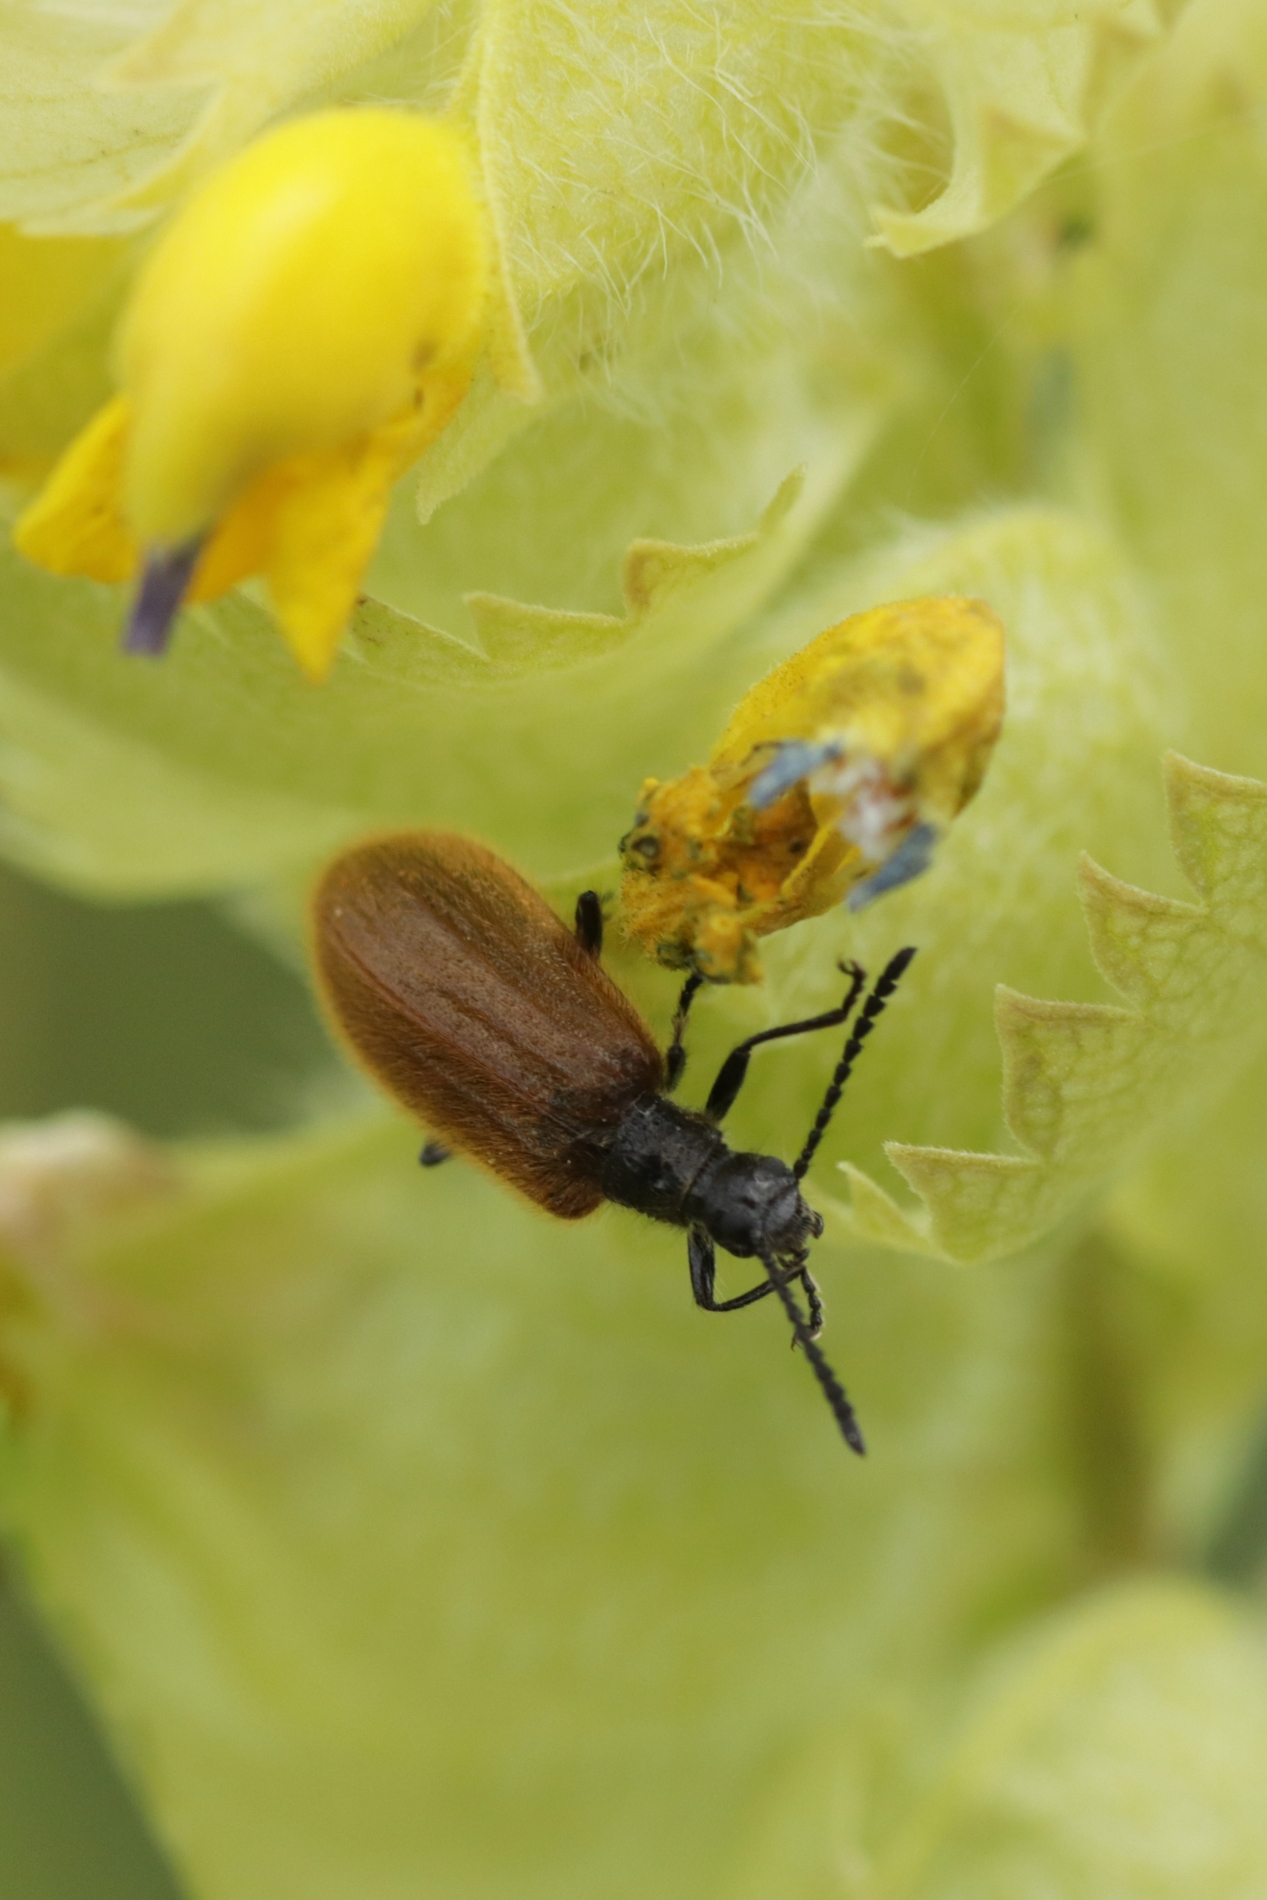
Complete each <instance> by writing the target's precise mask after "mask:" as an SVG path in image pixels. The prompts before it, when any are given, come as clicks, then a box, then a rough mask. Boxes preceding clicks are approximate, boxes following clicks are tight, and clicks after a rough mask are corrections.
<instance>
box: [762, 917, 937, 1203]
mask: <svg viewBox="0 0 1267 1900" xmlns="http://www.w3.org/2000/svg"><path fill="white" fill-rule="evenodd" d="M914 955H915V951H914V948H913V947H912V946H911V945H909V944H908V945H907V947H906V949H905V950H899V951H898V953H897V955H896V956H895V957H890V958H889V961H888V962H887V963H886V964H885V966H884V969H883V971H882V972H881V974H880V979H879V981H878V982H877V984H876V986H875V988H874V989H873V990H872V992H871V994H870V996H868V998H867V1000H866V1002H865V1004H864V1005H863V1009H862V1014H861V1015H860V1016H859V1018H858V1020H857V1022H856V1023H855V1025H854V1031H853V1034H852V1035H851V1036H850V1038H849V1040H848V1042H847V1043H846V1044H845V1052H844V1054H843V1055H842V1056H841V1058H840V1061H839V1062H838V1063H837V1064H836V1072H835V1074H834V1075H833V1076H832V1079H831V1081H830V1082H829V1083H828V1084H827V1093H826V1095H825V1096H824V1097H823V1105H822V1107H821V1108H820V1109H819V1111H818V1114H817V1115H816V1116H815V1118H814V1126H813V1127H812V1128H811V1129H810V1131H809V1134H808V1135H807V1136H806V1137H805V1146H804V1147H803V1148H802V1149H801V1152H800V1154H799V1155H798V1156H797V1157H796V1160H795V1162H794V1163H793V1165H792V1172H793V1174H794V1175H795V1176H796V1178H797V1180H798V1181H800V1180H803V1179H804V1176H805V1170H806V1169H807V1168H808V1167H809V1164H810V1162H811V1161H812V1160H813V1159H814V1153H815V1150H816V1149H817V1147H818V1144H819V1142H820V1141H821V1140H822V1138H823V1136H824V1135H825V1134H826V1133H827V1124H828V1122H829V1121H830V1120H831V1118H832V1115H833V1114H834V1113H835V1109H836V1104H837V1102H838V1101H839V1100H840V1096H841V1091H842V1089H843V1088H844V1086H845V1083H846V1082H847V1081H848V1080H849V1072H850V1070H851V1069H852V1068H853V1065H854V1063H855V1062H856V1061H857V1059H858V1052H859V1050H860V1049H861V1048H862V1045H863V1043H864V1042H865V1041H866V1040H867V1037H868V1036H869V1035H870V1034H871V1031H872V1030H873V1029H874V1028H875V1024H876V1018H877V1016H879V1015H880V1013H881V1012H882V1010H883V1009H884V1006H885V1004H886V1003H887V1002H888V1000H889V998H890V997H891V996H892V994H893V992H894V990H895V989H896V988H897V986H898V982H899V980H900V978H901V975H902V972H903V971H904V970H905V969H906V967H907V965H908V964H909V962H910V960H911V958H912V957H913V956H914Z"/></svg>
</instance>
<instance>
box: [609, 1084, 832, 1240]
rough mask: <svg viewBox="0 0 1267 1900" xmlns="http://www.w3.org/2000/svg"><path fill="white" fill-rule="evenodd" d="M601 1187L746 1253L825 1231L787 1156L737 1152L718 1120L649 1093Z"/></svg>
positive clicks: (619, 1137) (615, 1149) (622, 1134)
mask: <svg viewBox="0 0 1267 1900" xmlns="http://www.w3.org/2000/svg"><path fill="white" fill-rule="evenodd" d="M602 1185H603V1192H604V1194H605V1195H606V1196H607V1199H608V1200H609V1201H618V1202H619V1203H620V1205H621V1206H622V1207H632V1208H636V1209H637V1211H638V1213H640V1214H649V1215H650V1216H651V1218H652V1220H662V1221H668V1222H669V1224H670V1225H671V1226H674V1227H702V1228H704V1229H705V1231H706V1232H707V1233H709V1234H711V1235H712V1237H713V1239H714V1240H715V1241H716V1242H717V1244H718V1246H719V1247H724V1248H725V1249H726V1251H727V1252H728V1253H733V1254H737V1255H738V1256H739V1257H740V1258H741V1259H746V1258H748V1257H749V1256H751V1255H753V1254H758V1253H762V1252H765V1253H771V1254H774V1255H776V1256H779V1257H782V1256H783V1255H785V1254H788V1253H793V1252H796V1251H797V1250H798V1249H800V1248H802V1247H804V1246H805V1245H806V1243H807V1242H808V1241H810V1240H812V1239H814V1238H816V1237H817V1235H819V1234H820V1233H821V1232H822V1221H821V1219H820V1218H819V1216H818V1215H817V1214H815V1213H814V1211H813V1209H812V1208H810V1207H807V1206H806V1204H805V1202H804V1201H803V1200H802V1199H801V1192H800V1187H799V1185H798V1183H797V1180H796V1177H795V1175H794V1174H793V1173H792V1170H791V1169H790V1168H789V1167H788V1166H787V1164H786V1163H785V1162H783V1161H779V1160H776V1158H775V1157H774V1156H773V1155H758V1154H735V1153H734V1152H733V1151H732V1150H731V1149H730V1148H728V1147H727V1146H726V1143H725V1141H724V1139H723V1138H722V1135H721V1134H720V1132H719V1130H718V1129H717V1128H715V1127H714V1125H713V1123H712V1122H710V1121H707V1120H705V1118H704V1116H703V1115H697V1114H695V1113H694V1112H693V1111H692V1110H691V1109H689V1108H679V1107H678V1105H677V1103H676V1102H671V1101H669V1100H668V1098H667V1097H666V1096H663V1095H646V1096H644V1097H643V1098H642V1100H641V1101H639V1102H636V1103H635V1104H634V1106H633V1108H631V1109H630V1111H629V1113H628V1114H627V1115H626V1116H625V1118H624V1120H623V1121H622V1122H621V1123H620V1126H619V1127H618V1128H617V1130H616V1134H615V1137H614V1139H613V1141H612V1144H611V1147H610V1148H609V1150H608V1152H607V1158H606V1160H605V1162H604V1165H603V1177H602Z"/></svg>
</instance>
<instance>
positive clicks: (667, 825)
mask: <svg viewBox="0 0 1267 1900" xmlns="http://www.w3.org/2000/svg"><path fill="white" fill-rule="evenodd" d="M1002 719H1003V629H1002V627H1001V625H1000V624H999V621H998V619H997V618H996V617H995V615H994V614H993V613H992V612H991V611H990V609H989V608H988V607H987V606H986V605H985V604H984V602H982V601H979V600H960V599H953V598H947V599H930V600H908V601H899V602H897V603H895V604H893V605H890V606H885V607H874V608H871V609H870V610H869V611H868V612H866V613H861V614H854V615H853V616H852V617H851V618H850V619H848V620H844V621H842V622H841V623H840V624H839V626H835V627H829V628H828V630H827V632H826V633H823V634H820V635H819V637H818V638H817V639H816V640H813V641H811V642H810V644H809V645H808V646H807V647H805V648H803V649H802V651H801V652H799V653H796V654H794V655H793V656H792V658H791V659H789V660H786V661H785V662H784V663H783V665H782V666H778V667H776V668H775V669H774V671H773V672H772V673H769V674H767V676H766V677H765V678H764V679H762V680H759V681H758V682H757V684H756V685H755V686H754V687H753V688H752V690H751V692H749V693H748V695H747V696H746V698H745V699H744V700H743V701H742V702H741V704H740V706H739V708H738V710H737V711H736V713H735V716H734V718H733V719H732V720H731V722H730V724H729V726H728V727H727V728H726V731H725V732H724V733H723V735H722V737H721V739H720V741H719V743H718V745H717V747H716V749H715V751H714V753H713V756H712V758H711V760H710V762H709V764H708V765H707V766H695V767H693V768H692V769H691V770H690V771H689V772H687V773H685V774H684V775H683V776H682V777H681V778H677V779H672V780H667V781H665V782H664V783H661V782H660V781H658V780H656V779H648V780H647V782H646V784H645V785H644V786H643V788H642V794H641V797H640V800H639V810H638V814H637V817H636V818H635V820H634V826H633V829H632V830H631V831H630V832H629V833H628V834H627V836H626V837H624V838H623V839H622V840H621V857H622V859H623V860H624V864H625V877H624V883H623V886H622V890H621V906H622V911H623V916H624V922H625V927H626V929H627V930H628V932H629V934H630V935H631V936H633V937H636V938H637V939H638V940H639V941H640V942H641V943H642V944H643V946H644V948H645V949H646V950H647V951H648V952H649V954H650V955H652V956H654V957H656V958H657V960H658V961H659V962H661V963H664V964H667V965H668V966H669V967H670V968H673V969H693V970H696V971H698V972H699V974H700V975H702V976H706V977H708V978H709V979H710V980H712V981H713V982H726V983H752V982H756V981H757V980H759V978H760V974H761V971H760V965H759V963H758V960H757V956H756V940H757V938H759V937H764V936H767V935H769V933H770V932H771V931H774V930H782V929H784V928H786V926H787V925H788V924H794V923H798V922H800V921H801V919H802V918H805V917H815V916H818V915H819V914H820V913H821V912H822V911H825V910H829V909H831V907H832V906H833V905H835V904H837V903H839V902H840V901H841V899H842V898H843V899H845V900H846V901H847V902H848V903H849V905H850V907H851V908H852V909H859V908H861V906H862V905H863V904H864V903H868V902H870V901H871V900H872V899H874V898H875V897H878V896H880V895H881V894H882V893H883V892H884V891H886V890H891V889H894V888H895V887H896V886H898V885H900V884H905V883H907V882H909V881H910V879H911V878H913V877H916V876H918V875H919V873H920V872H921V871H923V870H925V869H926V868H927V866H928V862H929V859H930V857H931V855H932V852H933V849H934V847H935V845H936V842H937V840H938V838H939V837H940V836H941V834H942V833H943V832H944V831H945V829H946V827H947V826H948V825H949V824H950V822H951V820H952V819H953V818H954V817H955V816H956V814H957V813H958V812H959V811H961V810H962V809H963V807H964V806H965V805H966V804H967V802H968V800H969V799H970V798H971V797H972V796H973V794H974V793H975V792H976V790H977V788H978V786H979V785H980V783H981V780H982V777H983V775H984V773H985V769H986V766H987V765H988V763H989V760H990V754H991V752H992V751H993V749H994V743H995V740H996V739H997V738H998V735H999V729H1000V726H1001V724H1002Z"/></svg>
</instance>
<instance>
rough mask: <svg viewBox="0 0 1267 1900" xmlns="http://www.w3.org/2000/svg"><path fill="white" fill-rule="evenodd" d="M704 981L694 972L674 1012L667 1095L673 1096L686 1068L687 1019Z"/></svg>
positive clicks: (666, 1057)
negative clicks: (684, 1038)
mask: <svg viewBox="0 0 1267 1900" xmlns="http://www.w3.org/2000/svg"><path fill="white" fill-rule="evenodd" d="M703 981H704V979H703V977H702V976H700V975H699V973H698V971H696V970H692V971H691V974H690V975H689V976H688V977H687V979H686V981H685V983H684V984H683V985H682V994H681V995H680V996H679V997H678V999H677V1008H676V1009H675V1010H674V1012H673V1035H672V1039H671V1041H670V1043H669V1046H668V1048H667V1049H666V1050H665V1052H664V1092H665V1094H666V1095H672V1093H673V1091H674V1089H675V1088H676V1087H677V1085H678V1083H679V1082H680V1081H681V1080H682V1074H683V1071H684V1070H685V1068H686V1047H685V1045H684V1043H683V1041H682V1036H683V1032H684V1031H685V1029H686V1019H687V1016H688V1015H689V1014H690V1008H691V1004H692V1003H693V1002H694V1001H695V996H696V993H697V991H698V990H699V989H700V987H701V985H702V984H703Z"/></svg>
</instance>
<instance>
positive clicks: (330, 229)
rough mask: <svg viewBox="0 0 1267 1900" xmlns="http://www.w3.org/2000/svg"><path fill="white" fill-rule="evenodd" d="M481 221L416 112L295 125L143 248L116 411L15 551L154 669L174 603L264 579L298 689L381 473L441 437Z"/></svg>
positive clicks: (84, 438) (344, 593)
mask: <svg viewBox="0 0 1267 1900" xmlns="http://www.w3.org/2000/svg"><path fill="white" fill-rule="evenodd" d="M487 272H488V259H487V254H486V243H485V234H484V218H483V214H482V210H481V207H480V203H479V199H478V196H477V193H476V188H475V184H474V181H473V178H472V174H471V170H470V167H469V163H468V160H467V157H466V152H465V149H464V145H463V142H462V138H461V136H460V134H459V133H458V132H456V131H455V130H454V129H453V128H452V127H451V126H449V125H447V124H445V123H443V122H440V121H437V120H433V119H427V118H424V117H423V116H421V115H420V114H417V113H411V112H404V111H394V110H385V109H383V110H380V109H345V110H339V111H330V112H322V113H317V114H314V115H313V116H311V117H309V118H304V119H297V120H295V121H293V122H291V123H289V124H287V125H283V126H281V127H280V128H279V129H278V130H276V131H274V132H272V133H270V134H269V135H268V136H266V137H265V138H262V139H260V140H259V141H258V142H257V143H256V144H254V145H252V146H249V147H248V148H247V149H246V150H245V151H244V152H242V153H240V154H239V155H238V157H237V158H235V159H234V160H233V161H232V162H231V163H230V164H228V165H226V166H225V167H224V168H223V169H222V170H221V171H219V172H218V173H216V174H215V176H213V177H212V178H211V179H210V180H209V181H208V182H207V184H205V185H204V186H203V187H202V189H201V190H199V191H198V192H196V193H195V194H194V196H193V197H192V198H191V199H190V200H189V202H188V204H187V205H186V206H185V207H184V208H183V210H182V211H181V212H180V213H179V214H178V216H177V217H176V218H175V219H174V220H173V222H172V223H171V225H170V226H169V227H168V229H167V230H166V231H165V232H164V233H163V235H162V237H161V238H160V239H159V241H158V243H157V244H156V245H155V247H154V250H153V251H152V252H151V253H150V255H149V257H148V258H147V260H146V263H145V265H144V267H143V268H142V270H141V273H140V275H139V277H138V280H137V283H136V286H135V289H134V292H133V295H132V298H131V300H130V302H129V305H128V308H127V310H126V312H125V314H124V317H123V321H122V323H121V326H120V330H119V335H118V339H117V362H118V368H119V374H120V380H121V384H122V391H123V393H122V395H121V397H119V398H117V399H116V400H115V402H113V403H112V404H110V405H109V406H108V407H107V409H106V410H105V411H103V412H102V413H101V414H100V415H99V416H97V417H95V418H94V419H93V421H92V422H90V423H89V425H88V427H87V429H85V430H84V432H83V433H82V434H81V436H80V437H79V438H78V439H77V441H76V442H74V443H72V444H71V446H70V448H69V449H68V450H67V452H66V455H65V456H64V457H63V460H62V462H61V463H60V464H59V466H58V468H57V469H56V470H54V473H53V475H52V477H51V479H50V482H49V484H48V487H47V488H46V490H45V491H44V493H43V494H42V495H41V496H40V497H39V498H38V499H37V500H36V502H35V503H34V504H33V506H32V507H31V508H30V509H29V510H28V511H27V513H26V515H25V516H24V517H23V520H22V521H21V522H20V523H19V526H18V531H17V542H18V545H19V547H20V548H21V549H22V550H23V552H24V553H26V554H27V555H28V556H29V557H30V558H31V559H33V560H36V561H38V562H40V563H41V564H42V565H44V566H46V567H49V568H52V569H53V570H54V571H55V572H59V573H67V572H69V573H88V574H91V575H93V576H94V577H95V578H98V579H105V580H112V579H117V578H118V577H119V575H120V574H121V573H124V574H126V573H129V572H132V571H134V570H135V567H136V565H137V562H138V559H139V558H141V556H142V553H143V555H144V558H145V562H146V578H145V580H144V581H143V583H142V588H141V594H140V598H139V600H138V603H137V608H136V611H135V612H134V615H133V619H132V623H131V627H130V630H129V638H128V644H129V645H131V646H132V648H133V649H134V650H140V651H151V652H152V651H159V650H161V648H162V645H163V644H164V643H165V639H166V634H167V630H168V627H169V625H170V622H171V619H172V616H173V615H174V613H175V611H176V608H177V606H178V605H179V603H180V601H181V600H182V599H184V598H186V597H188V598H192V599H207V598H211V597H212V596H214V595H215V594H217V593H221V592H223V591H224V590H225V588H227V587H229V586H232V585H233V584H234V582H236V581H238V580H240V579H242V578H243V577H244V576H245V575H247V574H250V573H263V574H264V575H265V577H266V578H267V580H268V582H269V586H270V591H271V594H272V597H273V603H274V607H275V609H276V610H277V612H278V615H279V618H280V619H281V622H282V625H283V630H284V631H285V632H286V634H287V637H288V639H289V640H290V642H291V645H292V647H293V648H294V649H295V651H296V654H297V657H298V658H299V660H300V662H301V664H303V665H304V666H305V668H306V669H307V670H308V671H309V672H310V673H312V674H313V675H314V676H317V677H319V676H320V675H321V674H323V673H324V672H325V671H326V669H327V667H328V666H329V664H330V661H331V659H332V658H333V654H334V649H335V645H336V644H337V641H338V636H339V633H340V631H341V629H342V626H343V623H344V621H345V619H346V617H347V614H348V612H349V610H350V608H351V606H352V604H353V602H354V600H355V597H356V592H357V588H358V585H359V582H360V577H361V573H362V571H363V569H364V566H365V562H366V561H367V560H368V558H369V556H370V554H371V553H372V551H373V548H374V545H375V542H376V541H377V538H378V534H379V531H380V529H381V526H382V520H383V516H384V514H385V512H386V508H387V502H388V497H389V495H390V491H391V487H392V484H393V482H394V481H395V479H396V477H397V476H398V475H399V474H400V473H401V472H402V471H403V470H404V469H405V468H406V467H407V466H408V465H409V463H410V462H411V461H413V460H414V459H415V458H416V457H417V456H418V455H419V454H420V453H421V452H422V450H423V449H424V448H425V447H426V446H427V444H428V443H429V442H430V441H431V440H433V439H434V438H435V436H436V435H438V434H439V433H440V431H441V430H442V429H443V428H444V426H445V424H446V423H447V422H448V421H449V419H450V418H451V416H452V415H453V413H454V411H455V409H456V408H457V406H458V404H459V403H460V402H461V400H462V398H463V396H464V395H465V393H466V390H467V387H468V385H469V383H470V380H471V375H472V371H473V368H474V363H475V358H476V355H477V354H478V351H479V349H480V346H481V344H482V341H483V328H484V308H485V292H486V284H487Z"/></svg>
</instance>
